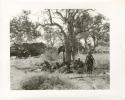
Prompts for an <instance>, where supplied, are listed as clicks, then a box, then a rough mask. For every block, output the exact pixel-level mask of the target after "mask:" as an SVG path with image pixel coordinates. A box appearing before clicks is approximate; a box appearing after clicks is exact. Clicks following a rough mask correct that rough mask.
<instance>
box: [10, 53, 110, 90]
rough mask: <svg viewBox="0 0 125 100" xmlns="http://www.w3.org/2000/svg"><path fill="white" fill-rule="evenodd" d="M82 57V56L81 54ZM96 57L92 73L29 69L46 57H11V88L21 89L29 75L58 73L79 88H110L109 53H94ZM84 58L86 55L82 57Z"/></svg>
mask: <svg viewBox="0 0 125 100" xmlns="http://www.w3.org/2000/svg"><path fill="white" fill-rule="evenodd" d="M79 57H80V56H79ZM94 57H95V59H96V64H97V66H96V69H95V70H94V72H93V74H92V75H88V74H75V73H71V74H61V73H45V72H41V71H40V70H35V71H29V69H35V68H36V65H35V64H36V63H40V62H42V61H43V59H45V57H40V58H39V57H38V58H34V57H31V58H28V59H18V58H17V59H15V58H11V66H10V67H11V68H10V76H11V89H21V82H22V80H24V79H25V78H27V77H31V76H33V75H44V74H47V75H55V76H56V75H57V76H60V77H61V78H65V79H66V80H67V81H69V82H71V83H72V84H73V85H74V86H75V87H77V89H79V90H80V89H81V90H91V89H109V88H110V72H109V69H107V67H109V65H108V64H109V55H102V56H100V55H94ZM81 58H83V60H84V59H85V57H83V56H82V57H81ZM102 65H103V66H102Z"/></svg>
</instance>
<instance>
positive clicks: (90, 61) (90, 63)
mask: <svg viewBox="0 0 125 100" xmlns="http://www.w3.org/2000/svg"><path fill="white" fill-rule="evenodd" d="M94 62H95V59H94V57H93V56H92V55H91V54H88V55H87V56H86V60H85V64H86V66H87V72H89V73H92V71H93V67H94Z"/></svg>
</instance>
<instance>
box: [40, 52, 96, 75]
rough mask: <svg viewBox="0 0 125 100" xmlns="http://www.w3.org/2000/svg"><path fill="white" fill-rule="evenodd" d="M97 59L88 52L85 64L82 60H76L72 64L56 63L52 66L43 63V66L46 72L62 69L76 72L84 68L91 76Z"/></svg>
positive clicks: (45, 62) (46, 62)
mask: <svg viewBox="0 0 125 100" xmlns="http://www.w3.org/2000/svg"><path fill="white" fill-rule="evenodd" d="M94 63H95V59H94V57H93V56H92V53H91V52H88V54H87V56H86V59H85V62H83V61H82V60H81V59H80V58H78V59H76V60H75V61H74V62H73V61H72V62H71V63H68V62H62V63H59V62H55V63H54V64H50V63H49V62H48V61H44V62H43V63H42V66H43V68H44V70H48V69H49V70H51V71H54V70H56V69H59V68H61V67H66V68H67V70H69V71H70V70H71V68H73V69H74V70H78V69H79V68H84V69H85V71H86V72H87V73H89V74H92V71H93V68H94Z"/></svg>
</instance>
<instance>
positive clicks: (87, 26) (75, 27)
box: [40, 9, 108, 62]
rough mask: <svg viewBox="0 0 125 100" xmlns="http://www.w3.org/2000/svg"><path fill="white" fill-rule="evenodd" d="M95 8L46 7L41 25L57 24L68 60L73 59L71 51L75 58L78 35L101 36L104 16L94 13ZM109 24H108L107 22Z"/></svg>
mask: <svg viewBox="0 0 125 100" xmlns="http://www.w3.org/2000/svg"><path fill="white" fill-rule="evenodd" d="M93 12H94V10H93V9H85V10H83V9H60V10H57V9H52V10H50V9H46V10H45V11H44V15H43V16H46V17H44V23H41V24H40V25H41V26H43V27H45V26H56V27H57V28H58V29H59V30H60V33H61V34H62V36H63V37H64V45H65V51H66V55H65V56H66V58H65V60H66V62H70V61H71V51H72V57H73V60H74V59H75V51H76V48H77V46H76V43H77V38H76V37H77V36H78V35H80V37H81V38H84V39H85V40H86V39H87V37H88V36H89V35H90V34H91V36H92V37H93V39H94V40H95V37H97V38H100V37H101V35H100V34H101V33H104V32H102V30H103V29H104V27H103V26H105V25H104V24H103V19H105V18H104V16H103V15H101V14H96V15H94V16H93V15H92V13H93ZM106 25H108V24H106Z"/></svg>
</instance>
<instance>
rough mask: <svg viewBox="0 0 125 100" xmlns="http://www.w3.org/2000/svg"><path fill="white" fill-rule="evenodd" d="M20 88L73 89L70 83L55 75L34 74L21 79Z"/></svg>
mask: <svg viewBox="0 0 125 100" xmlns="http://www.w3.org/2000/svg"><path fill="white" fill-rule="evenodd" d="M21 88H22V89H24V90H47V89H49V90H51V89H52V90H60V89H75V87H74V86H73V85H72V83H70V82H68V80H66V79H63V78H61V77H59V76H57V75H55V76H53V75H52V76H49V75H35V76H32V77H30V78H27V79H25V80H23V81H22V83H21Z"/></svg>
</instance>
